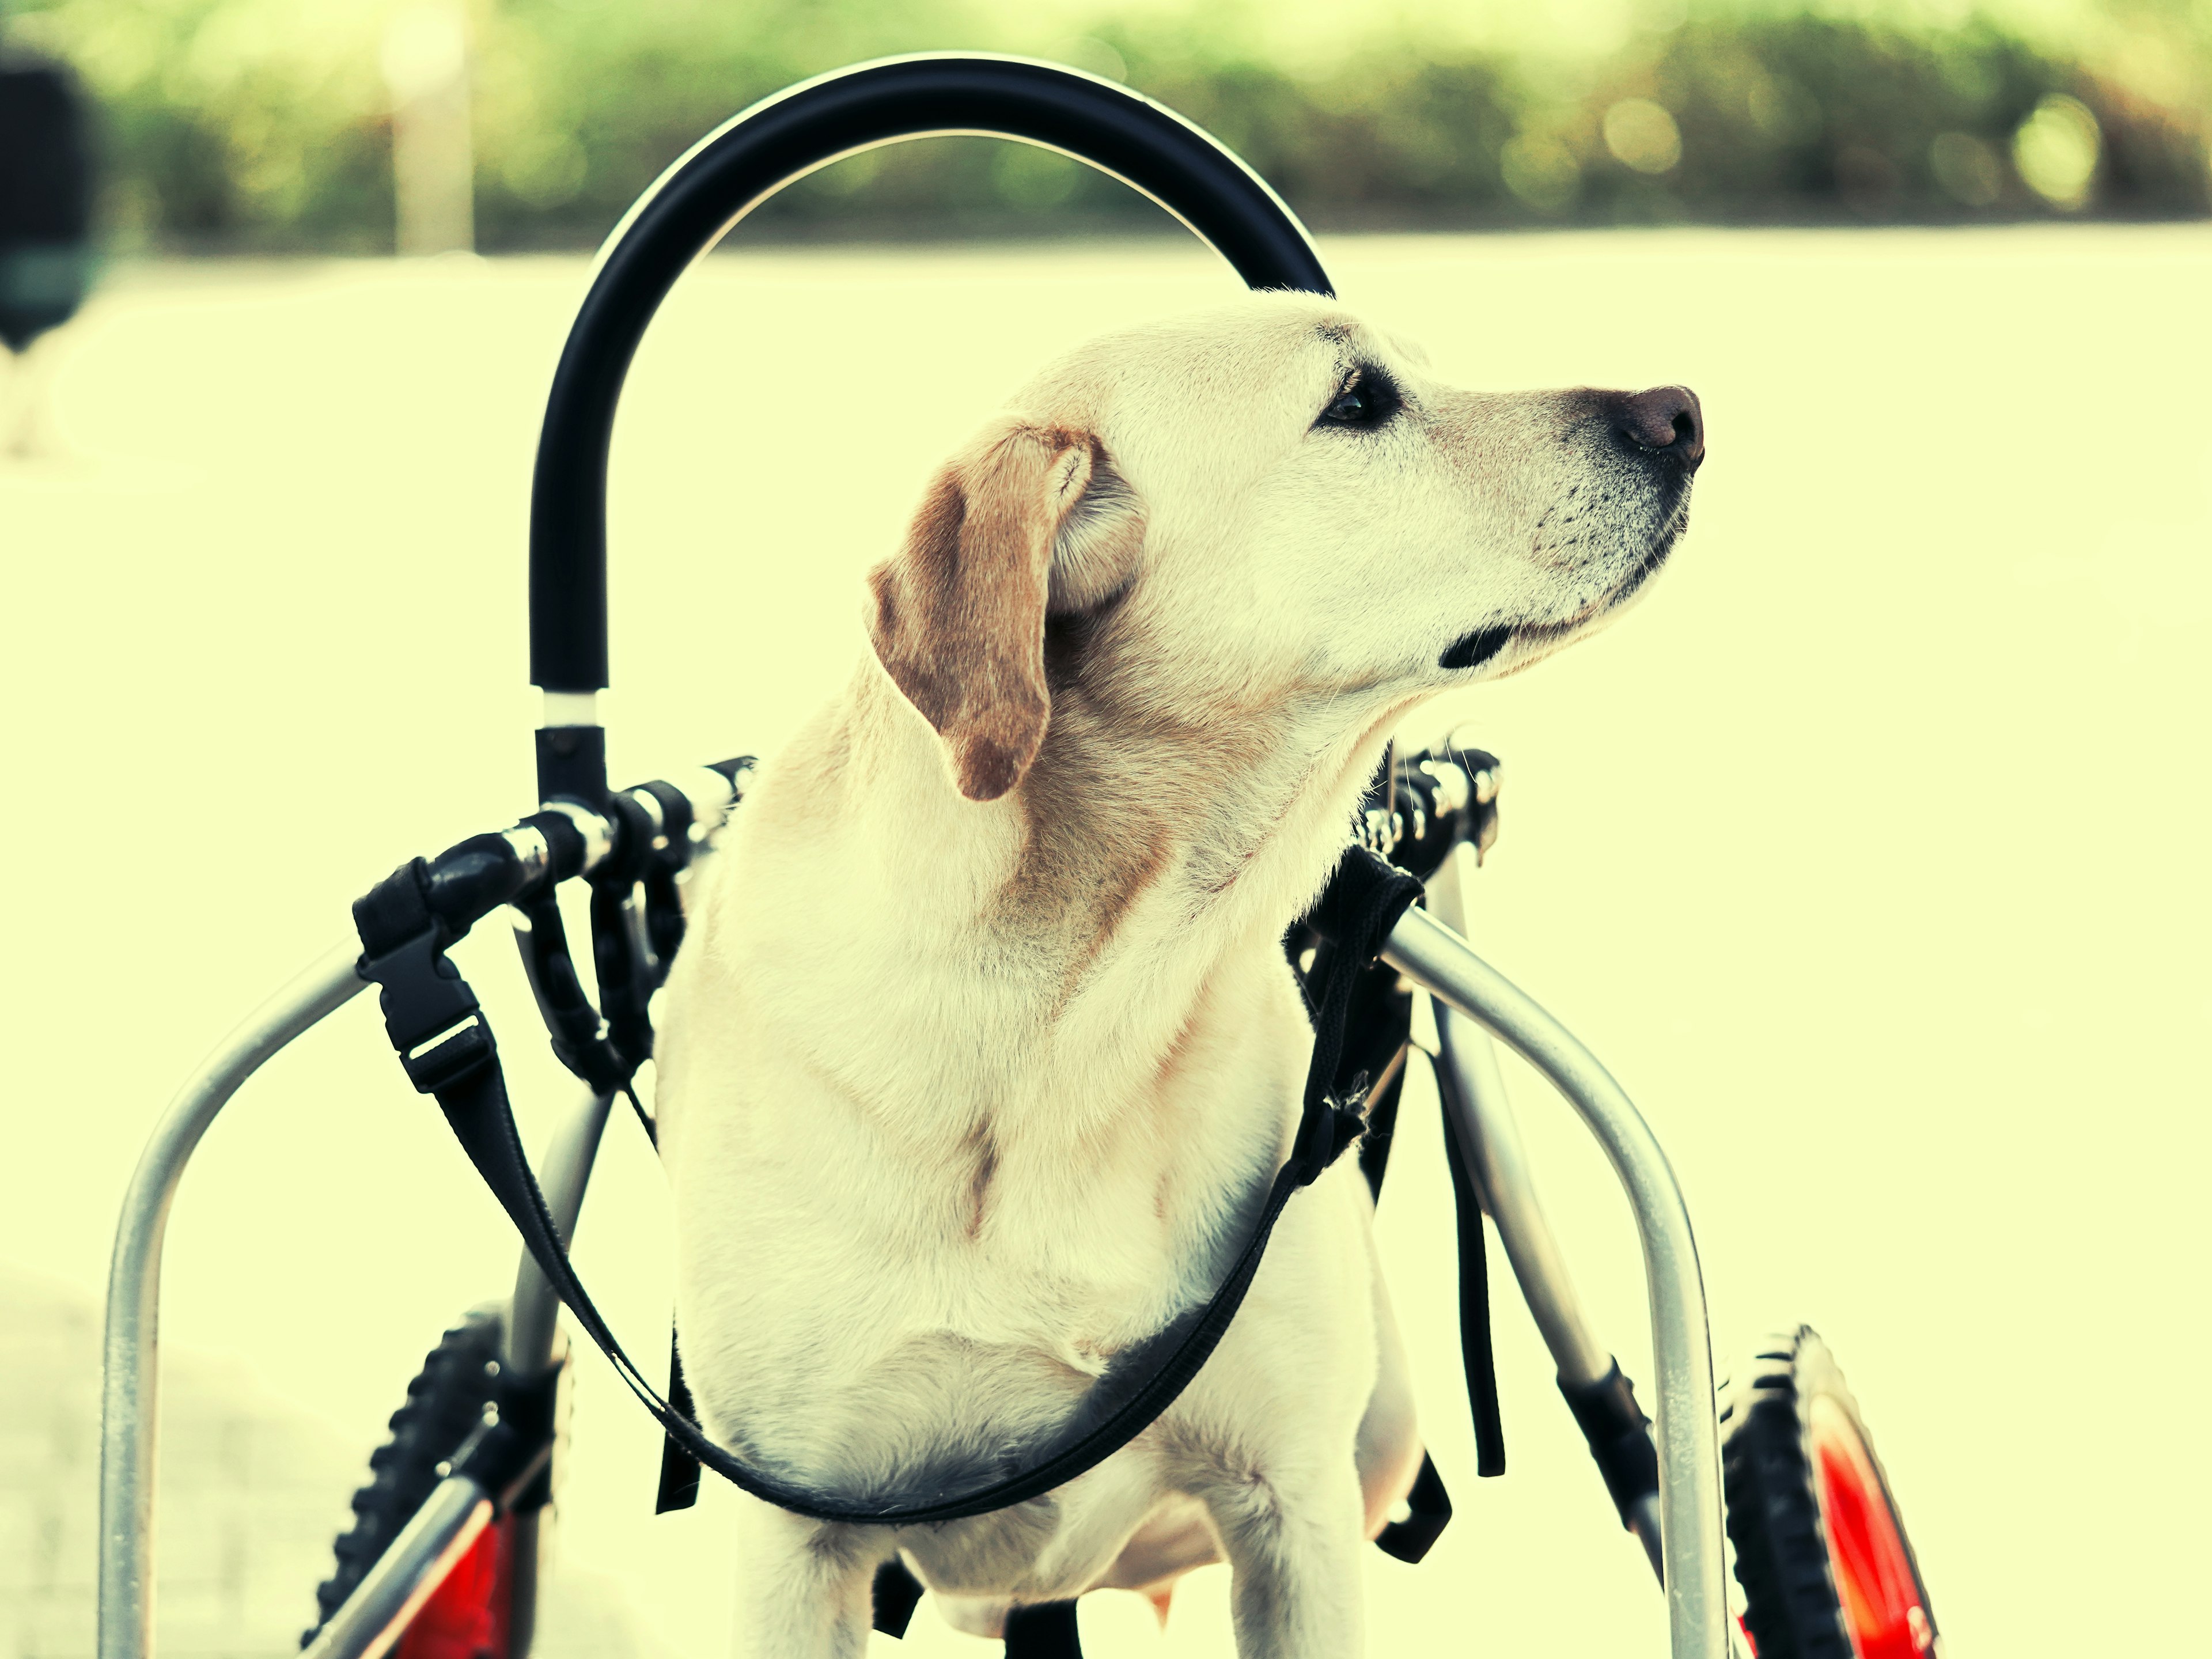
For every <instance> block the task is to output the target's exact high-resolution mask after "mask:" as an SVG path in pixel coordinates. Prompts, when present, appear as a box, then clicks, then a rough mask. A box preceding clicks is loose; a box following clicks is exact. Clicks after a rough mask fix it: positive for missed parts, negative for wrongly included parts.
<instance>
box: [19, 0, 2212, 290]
mask: <svg viewBox="0 0 2212 1659" xmlns="http://www.w3.org/2000/svg"><path fill="white" fill-rule="evenodd" d="M1667 3H1668V0H1652V4H1651V10H1656V12H1657V14H1658V15H1657V16H1656V21H1647V22H1646V24H1645V26H1644V27H1641V28H1637V29H1632V30H1629V31H1626V38H1625V39H1624V40H1620V41H1617V42H1615V43H1613V44H1611V45H1609V46H1606V47H1605V48H1603V49H1601V50H1596V51H1589V52H1577V51H1574V50H1572V49H1571V48H1569V47H1563V46H1553V47H1549V48H1547V49H1546V50H1543V51H1541V52H1539V51H1535V50H1516V51H1508V50H1504V49H1501V48H1498V47H1494V46H1493V47H1490V48H1486V49H1477V48H1474V47H1470V46H1460V45H1453V44H1451V43H1450V42H1449V40H1443V41H1439V40H1433V39H1423V38H1419V34H1418V33H1417V32H1415V31H1413V30H1411V29H1410V28H1407V27H1399V28H1398V29H1397V30H1396V31H1395V33H1394V32H1393V31H1392V30H1391V29H1390V28H1387V27H1378V29H1377V31H1376V32H1374V33H1367V34H1364V35H1361V36H1359V37H1358V39H1357V40H1354V41H1353V42H1352V44H1350V45H1348V46H1345V47H1344V49H1342V50H1341V51H1340V52H1333V53H1330V54H1327V55H1325V56H1323V57H1322V58H1321V59H1320V61H1314V60H1313V58H1312V57H1311V55H1310V54H1309V55H1308V56H1307V57H1306V58H1303V59H1299V60H1297V61H1293V62H1284V61H1278V60H1277V59H1276V58H1270V57H1269V56H1267V53H1266V52H1264V51H1262V50H1261V49H1259V48H1256V47H1254V46H1250V45H1249V44H1248V40H1249V33H1240V32H1239V29H1238V27H1237V23H1238V20H1239V17H1240V15H1241V14H1239V13H1237V11H1235V10H1233V9H1224V8H1221V7H1218V6H1217V7H1211V8H1208V9H1206V10H1204V11H1202V12H1201V11H1193V12H1192V13H1190V14H1188V15H1186V16H1184V17H1181V18H1178V17H1176V16H1174V15H1165V14H1160V13H1157V12H1152V13H1146V14H1144V15H1143V17H1142V18H1141V20H1139V19H1138V18H1137V17H1136V16H1135V15H1129V16H1126V17H1124V18H1123V19H1121V21H1114V20H1112V19H1110V18H1109V19H1107V20H1105V21H1093V22H1091V23H1088V24H1086V25H1084V27H1085V28H1086V29H1087V33H1083V34H1081V35H1079V36H1063V37H1061V38H1060V39H1059V40H1056V41H1052V42H1046V41H1042V40H1039V39H1037V38H1036V33H1037V32H1036V29H1035V28H1034V27H1024V26H1023V24H1022V22H1021V14H1019V13H1013V12H1010V13H1007V14H1006V15H1004V16H1003V17H999V18H996V19H995V20H994V16H993V15H986V14H984V13H981V12H979V11H976V10H975V9H970V8H967V7H963V5H962V4H961V3H960V0H902V3H892V0H813V3H808V0H763V3H759V4H751V5H746V6H742V7H741V6H738V5H733V4H730V3H727V0H475V3H473V4H471V7H470V18H471V30H472V34H473V51H472V57H473V66H472V70H471V74H472V88H473V90H472V99H473V112H474V124H475V143H476V176H477V238H478V244H479V246H482V247H483V248H484V249H486V250H488V251H491V250H501V249H516V248H527V247H574V246H589V245H591V244H592V243H594V242H596V241H597V240H599V238H600V237H601V236H603V235H604V234H605V232H606V231H607V229H608V228H610V227H611V225H612V224H613V223H614V222H615V221H616V219H617V217H618V216H620V214H621V213H622V211H623V209H624V208H625V207H626V206H627V205H628V204H629V202H630V200H631V199H632V198H633V197H635V195H636V193H637V192H638V191H640V190H641V189H642V188H643V187H644V186H645V185H647V183H649V182H650V181H651V180H652V179H653V177H654V176H655V175H656V174H657V173H659V171H660V170H661V169H662V168H663V167H665V166H666V165H667V163H668V162H669V161H671V160H672V159H673V158H674V157H675V156H677V155H679V154H681V153H682V151H683V150H684V149H685V148H686V147H688V146H689V145H690V143H692V142H693V141H694V140H696V138H697V137H699V136H700V135H701V134H702V133H703V132H705V131H708V129H709V128H711V127H713V126H714V125H716V124H717V123H719V122H720V121H721V120H723V119H725V118H726V117H727V116H728V115H730V114H731V113H732V112H733V111H735V110H737V109H739V108H742V107H743V106H744V105H745V104H747V103H748V102H750V101H751V100H753V99H755V98H757V97H759V96H760V95H762V94H765V93H768V92H770V91H773V90H775V88H779V87H781V86H783V85H785V84H787V83H788V82H791V81H793V80H796V79H799V78H800V77H802V76H806V75H810V74H814V73H817V72H819V71H820V70H823V69H826V68H829V67H832V66H835V65H836V64H842V63H847V62H851V61H854V60H856V59H859V58H868V57H874V56H878V55H882V54H884V53H889V52H908V51H915V50H924V49H931V48H937V47H945V46H958V47H966V48H980V49H993V50H1012V51H1030V52H1036V51H1040V50H1042V51H1044V52H1046V53H1047V54H1048V55H1058V56H1065V57H1067V58H1072V59H1073V60H1074V61H1076V62H1078V63H1079V64H1080V65H1081V66H1082V67H1085V68H1088V69H1091V70H1094V71H1096V72H1100V73H1105V74H1109V75H1111V76H1115V77H1116V78H1121V79H1124V80H1126V81H1127V82H1128V83H1129V84H1130V85H1132V86H1133V87H1136V88H1139V89H1141V90H1143V91H1145V92H1146V93H1148V94H1152V96H1153V97H1156V98H1158V99H1160V100H1163V101H1164V102H1166V103H1168V104H1169V105H1170V106H1174V107H1175V108H1176V109H1179V110H1181V111H1182V112H1184V113H1185V114H1187V115H1188V116H1189V117H1190V118H1193V119H1194V120H1196V121H1198V122H1200V124H1201V125H1205V126H1206V127H1209V128H1210V129H1212V131H1214V132H1216V133H1217V134H1218V135H1219V136H1220V137H1222V138H1224V139H1225V140H1226V141H1227V142H1228V143H1231V145H1233V146H1235V147H1236V148H1237V149H1238V150H1239V151H1241V152H1242V153H1243V155H1245V157H1246V158H1247V159H1248V160H1249V161H1251V162H1252V163H1253V165H1254V166H1255V167H1258V168H1259V169H1260V171H1261V173H1263V174H1265V175H1266V176H1267V178H1268V179H1270V180H1271V181H1272V182H1273V184H1274V185H1276V187H1277V188H1278V189H1279V190H1280V191H1282V193H1283V194H1284V196H1285V197H1286V198H1287V199H1288V200H1289V201H1290V203H1291V205H1292V206H1293V207H1294V208H1296V209H1297V210H1298V211H1299V212H1300V213H1301V214H1302V215H1303V216H1304V217H1305V218H1306V219H1307V220H1308V222H1310V223H1312V224H1315V225H1316V226H1318V227H1322V228H1340V227H1376V228H1380V227H1389V226H1405V227H1436V228H1481V227H1510V226H1526V225H1536V224H1546V223H1599V224H1607V223H1621V222H1631V223H1655V222H1673V221H1700V222H1830V221H1842V222H1937V221H1955V220H1973V219H1985V218H2016V217H2022V216H2039V215H2056V214H2062V213H2069V212H2075V213H2081V212H2086V213H2092V214H2101V215H2110V216H2144V217H2176V216H2196V215H2202V214H2204V213H2206V212H2207V211H2208V210H2212V170H2208V161H2207V137H2208V129H2212V4H2208V3H2207V0H2169V3H2165V4H2160V3H2155V0H2148V3H2144V4H2142V5H2140V6H2137V7H2136V8H2135V9H2130V10H2121V11H2113V10H2110V9H2106V10H2105V11H2101V12H2097V13H2094V14H2090V15H2091V16H2092V17H2093V20H2095V21H2097V27H2093V28H2089V29H2087V30H2086V31H2084V32H2083V33H2082V34H2081V39H2080V40H2063V39H2056V40H2055V39H2053V38H2051V37H2048V36H2033V37H2031V35H2029V34H2028V33H2024V32H2022V31H2021V29H2019V28H2017V27H2012V26H2009V25H2007V24H2004V23H2001V22H1998V21H1990V20H1988V19H1986V18H1979V17H1970V18H1968V19H1967V20H1966V21H1954V22H1948V23H1942V22H1930V21H1925V20H1924V19H1918V20H1916V18H1915V17H1914V16H1913V15H1911V14H1898V15H1895V16H1887V17H1886V16H1883V15H1879V14H1877V15H1844V14H1837V15H1820V14H1815V13H1807V12H1799V11H1790V10H1780V11H1759V10H1756V9H1754V10H1749V11H1747V10H1743V9H1733V10H1711V9H1706V10H1701V9H1695V8H1692V9H1691V10H1690V11H1689V12H1688V13H1687V14H1686V15H1682V14H1680V13H1677V14H1675V15H1667V14H1666V12H1665V9H1664V7H1665V5H1666V4H1667ZM1674 3H1679V0H1674ZM394 9H395V7H394V5H393V4H392V0H29V3H26V0H16V4H15V8H14V10H13V13H12V15H11V17H10V21H9V33H10V35H11V36H12V37H13V38H14V39H15V40H17V41H18V42H20V43H21V44H23V45H26V46H30V47H33V48H34V49H41V50H46V51H49V52H54V53H56V54H58V55H59V56H61V57H64V58H67V59H68V60H69V61H70V62H71V63H73V64H75V65H76V67H77V70H78V71H79V73H80V74H81V75H82V77H83V78H84V80H85V81H86V82H87V83H88V86H89V87H90V88H92V90H93V91H94V94H95V95H96V96H97V97H98V99H99V100H100V102H101V104H102V106H103V108H104V111H105V135H106V136H105V155H106V173H107V178H108V181H109V186H108V202H107V220H108V222H109V225H110V227H111V231H112V240H115V241H116V242H118V244H119V245H121V246H125V247H130V246H170V247H222V248H231V249H331V250H353V251H374V250H380V249H384V248H387V247H389V246H391V241H392V182H391V162H390V150H391V137H390V117H389V114H388V104H389V94H387V92H386V88H385V85H384V82H383V78H382V75H381V72H380V69H379V67H378V64H379V47H380V41H381V40H382V39H383V33H384V30H385V29H386V27H387V25H388V23H389V21H390V19H391V17H392V15H393V12H394ZM1243 15H1245V16H1246V18H1247V21H1249V14H1243ZM1645 15H1646V16H1647V18H1649V17H1650V11H1647V13H1646V14H1645ZM1151 213H1152V210H1151V209H1149V208H1148V207H1146V206H1145V205H1144V204H1141V203H1138V202H1135V201H1134V200H1133V199H1132V198H1131V197H1129V196H1128V194H1127V192H1126V191H1122V190H1121V188H1120V187H1119V186H1118V185H1113V184H1112V183H1111V182H1110V181H1109V180H1106V179H1102V178H1099V177H1098V176H1097V175H1096V174H1093V173H1089V172H1088V171H1087V170H1086V169H1084V168H1082V167H1079V166H1077V165H1076V164H1074V163H1072V162H1068V161H1064V160H1062V159H1061V158H1059V157H1056V156H1052V155H1046V154H1043V153H1041V152H1037V151H1034V150H1028V149H1022V148H1021V147H1018V146H1011V145H1004V144H993V143H986V142H983V141H977V140H940V141H933V142H930V143H920V144H910V145H904V146H900V147H898V148H896V149H892V150H890V151H885V152H878V153H877V154H874V155H868V156H863V157H859V158H855V159H854V160H852V161H846V162H843V163H841V164H839V165H838V166H837V167H833V168H831V169H829V170H828V171H827V172H825V173H822V174H819V175H817V177H816V178H814V179H811V180H809V181H807V182H806V183H805V184H803V185H800V186H799V187H797V188H795V189H793V190H792V191H787V192H786V193H785V194H784V195H783V196H782V197H779V198H777V199H776V200H775V201H774V202H772V203H770V204H768V206H767V207H766V208H765V209H763V211H762V214H761V215H760V219H761V222H762V223H761V227H760V228H761V229H763V230H766V231H769V232H770V233H774V232H775V231H776V230H778V229H781V232H782V233H783V234H870V235H881V234H942V233H945V232H947V231H963V232H977V231H985V232H988V231H1009V232H1016V233H1019V232H1024V231H1031V232H1033V231H1037V230H1044V229H1050V228H1066V227H1077V228H1080V227H1085V226H1090V225H1106V224H1115V225H1120V224H1127V223H1137V222H1142V221H1143V219H1144V218H1145V216H1147V215H1150V214H1151Z"/></svg>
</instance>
